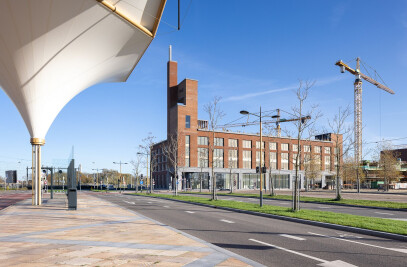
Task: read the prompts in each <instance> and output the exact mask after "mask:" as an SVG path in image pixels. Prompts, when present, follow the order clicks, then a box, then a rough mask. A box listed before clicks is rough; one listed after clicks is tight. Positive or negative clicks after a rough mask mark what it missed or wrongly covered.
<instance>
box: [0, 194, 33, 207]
mask: <svg viewBox="0 0 407 267" xmlns="http://www.w3.org/2000/svg"><path fill="white" fill-rule="evenodd" d="M27 198H31V192H30V193H25V192H24V193H18V192H16V193H0V210H2V209H4V208H7V207H8V206H10V205H13V204H15V203H17V202H19V201H21V200H24V199H27Z"/></svg>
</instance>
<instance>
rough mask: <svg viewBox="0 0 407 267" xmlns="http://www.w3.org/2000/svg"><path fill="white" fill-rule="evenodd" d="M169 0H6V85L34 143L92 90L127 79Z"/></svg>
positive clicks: (0, 6) (2, 42)
mask: <svg viewBox="0 0 407 267" xmlns="http://www.w3.org/2000/svg"><path fill="white" fill-rule="evenodd" d="M165 2H166V0H0V87H1V88H2V89H3V90H4V91H5V92H6V94H7V95H8V96H9V97H10V98H11V100H12V101H13V102H14V104H15V106H16V107H17V109H18V111H19V112H20V114H21V116H22V117H23V119H24V122H25V124H26V126H27V128H28V131H29V132H30V135H31V137H32V138H37V139H45V135H46V134H47V132H48V129H49V127H50V126H51V124H52V122H53V121H54V119H55V118H56V116H57V115H58V113H59V112H60V111H61V109H62V108H63V107H64V106H65V105H66V104H67V103H68V102H69V101H70V100H71V99H72V98H73V97H75V95H77V94H79V93H80V92H81V91H83V90H85V89H86V88H88V87H90V86H92V85H95V84H98V83H103V82H124V81H126V79H127V78H128V76H129V75H130V73H131V72H132V70H133V69H134V67H135V66H136V64H137V63H138V61H139V60H140V58H141V57H142V55H143V53H144V52H145V51H146V49H147V47H148V46H149V44H150V42H151V41H152V39H153V38H154V36H155V33H156V31H157V27H158V24H159V21H160V18H161V14H162V12H163V9H164V5H165Z"/></svg>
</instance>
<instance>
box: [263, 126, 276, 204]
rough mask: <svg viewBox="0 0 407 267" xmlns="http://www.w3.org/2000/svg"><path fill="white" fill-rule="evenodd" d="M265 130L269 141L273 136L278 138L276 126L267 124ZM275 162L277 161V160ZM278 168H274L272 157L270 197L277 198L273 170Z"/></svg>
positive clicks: (270, 165)
mask: <svg viewBox="0 0 407 267" xmlns="http://www.w3.org/2000/svg"><path fill="white" fill-rule="evenodd" d="M265 129H266V131H265V133H266V134H265V135H266V136H267V137H268V139H269V141H270V140H271V138H272V137H273V136H277V134H278V132H277V129H276V128H275V127H274V126H272V125H270V124H266V127H265ZM275 160H277V158H276V159H275ZM276 164H277V162H276ZM276 167H277V166H276ZM276 167H274V168H272V164H271V156H270V158H269V188H270V189H269V190H270V196H275V195H276V193H275V190H274V188H275V185H274V180H273V177H272V174H271V172H272V170H273V169H274V170H276V169H277V168H276Z"/></svg>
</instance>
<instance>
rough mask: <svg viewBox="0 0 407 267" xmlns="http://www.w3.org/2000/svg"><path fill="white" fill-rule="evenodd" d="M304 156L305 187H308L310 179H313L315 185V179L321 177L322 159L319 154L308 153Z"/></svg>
mask: <svg viewBox="0 0 407 267" xmlns="http://www.w3.org/2000/svg"><path fill="white" fill-rule="evenodd" d="M304 156H305V159H304V175H305V177H306V178H305V187H308V180H311V181H312V184H313V187H314V184H315V179H317V178H318V177H321V160H320V159H318V158H317V155H312V154H307V155H304Z"/></svg>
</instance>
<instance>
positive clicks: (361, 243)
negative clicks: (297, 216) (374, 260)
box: [308, 232, 407, 254]
mask: <svg viewBox="0 0 407 267" xmlns="http://www.w3.org/2000/svg"><path fill="white" fill-rule="evenodd" d="M308 234H311V235H317V236H323V237H328V238H332V239H338V240H342V241H346V242H351V243H355V244H360V245H365V246H369V247H374V248H380V249H387V250H391V251H397V252H401V253H406V254H407V249H402V248H386V247H382V246H376V245H371V244H367V243H363V242H359V241H354V240H349V239H344V238H339V237H333V236H328V235H322V234H317V233H313V232H308Z"/></svg>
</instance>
